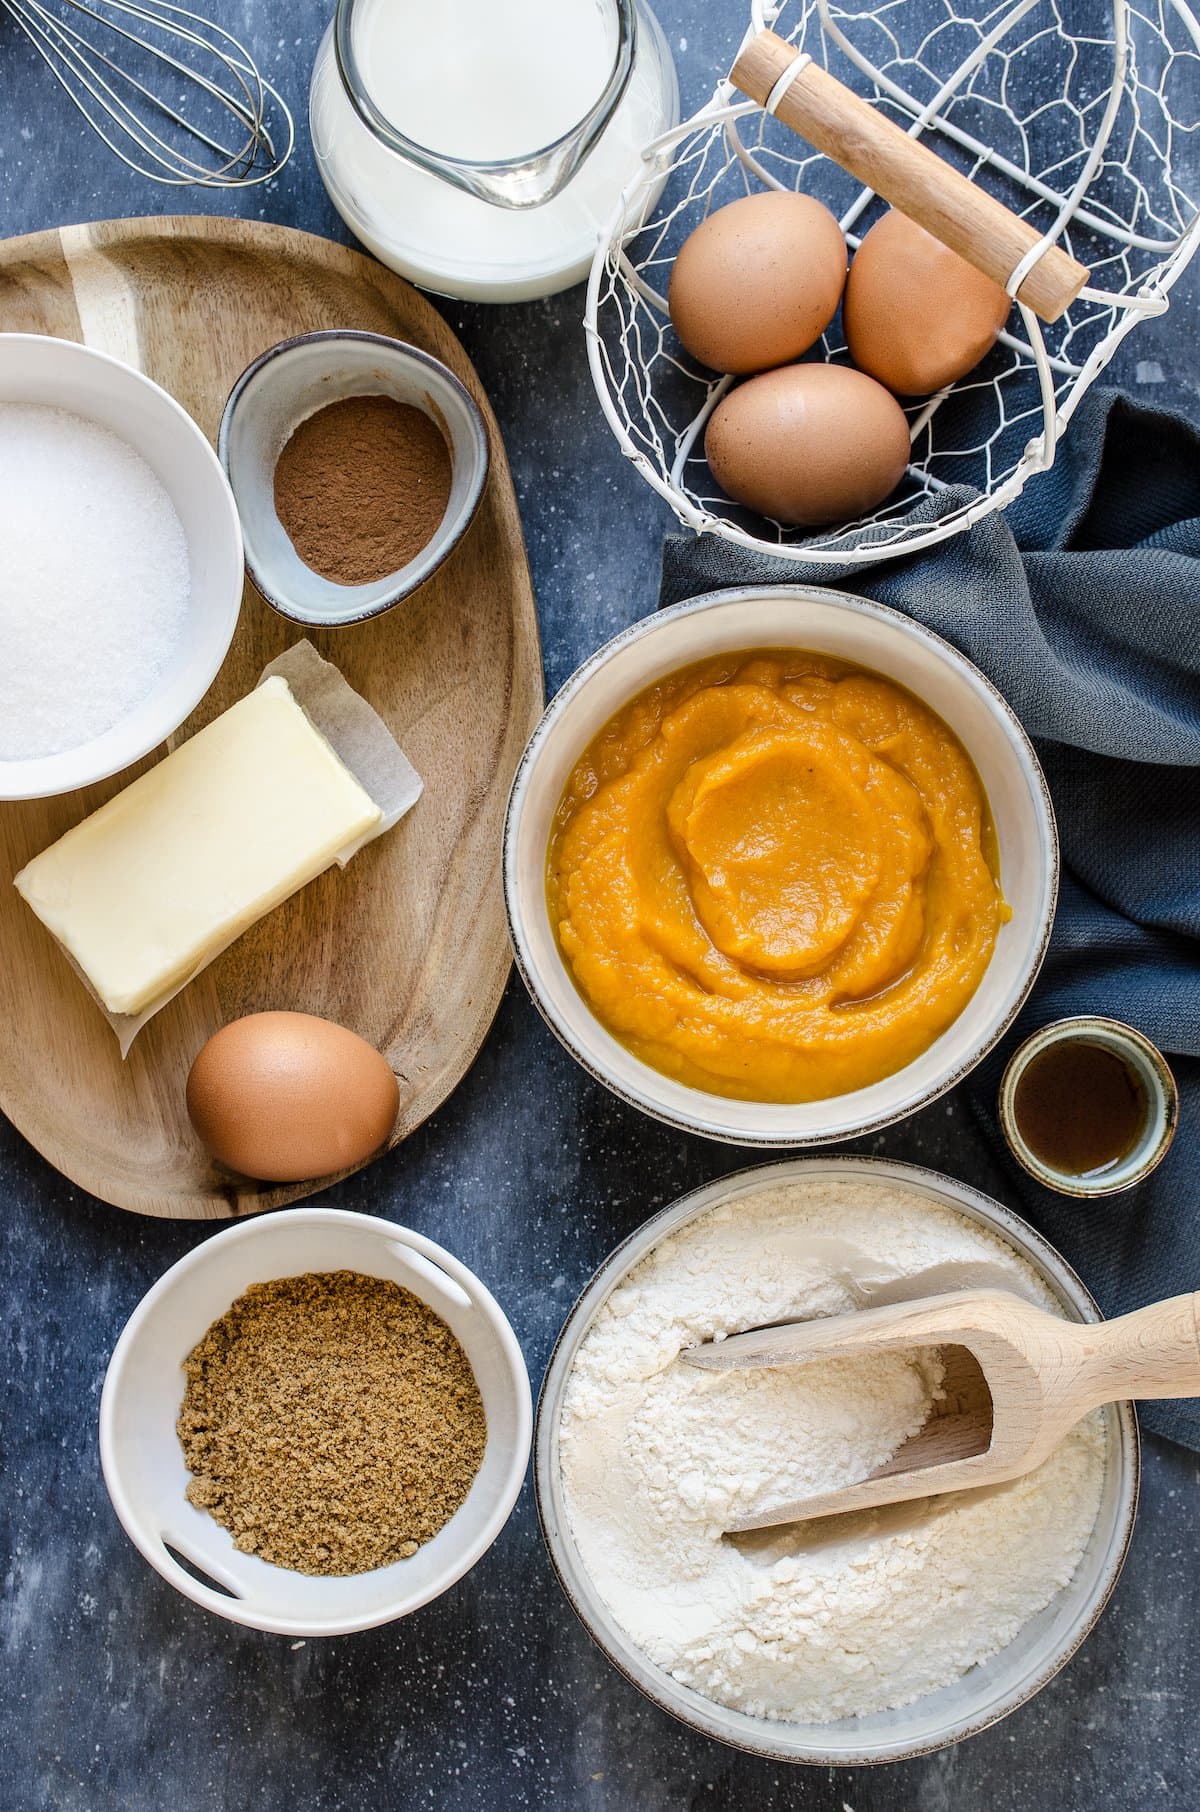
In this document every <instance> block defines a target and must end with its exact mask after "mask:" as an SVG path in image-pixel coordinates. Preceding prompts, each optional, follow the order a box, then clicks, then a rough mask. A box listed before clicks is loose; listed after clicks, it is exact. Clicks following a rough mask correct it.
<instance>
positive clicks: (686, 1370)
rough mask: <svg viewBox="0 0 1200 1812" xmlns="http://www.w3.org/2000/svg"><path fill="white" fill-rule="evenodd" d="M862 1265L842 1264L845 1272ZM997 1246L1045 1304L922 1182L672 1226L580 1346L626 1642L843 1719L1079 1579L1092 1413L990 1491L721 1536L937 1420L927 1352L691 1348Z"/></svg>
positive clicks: (972, 1647) (607, 1576) (598, 1568)
mask: <svg viewBox="0 0 1200 1812" xmlns="http://www.w3.org/2000/svg"><path fill="white" fill-rule="evenodd" d="M848 1257H849V1263H848ZM956 1260H959V1261H962V1262H963V1263H964V1264H966V1265H970V1264H972V1263H978V1262H979V1261H981V1260H982V1261H985V1262H986V1263H988V1264H989V1266H991V1267H994V1266H996V1265H999V1266H1001V1267H1002V1269H1003V1270H1005V1271H1006V1272H1009V1273H1010V1274H1011V1284H1010V1286H1009V1287H1011V1288H1012V1289H1014V1290H1017V1291H1020V1292H1021V1293H1022V1294H1024V1295H1025V1296H1027V1297H1028V1298H1029V1299H1030V1300H1033V1301H1037V1302H1040V1303H1042V1304H1044V1305H1045V1306H1046V1307H1054V1306H1055V1305H1054V1303H1053V1300H1052V1298H1051V1297H1050V1295H1049V1294H1048V1292H1047V1291H1046V1289H1045V1288H1044V1286H1043V1285H1042V1284H1041V1282H1040V1280H1039V1279H1038V1278H1037V1277H1036V1276H1035V1274H1034V1272H1033V1271H1032V1270H1031V1268H1030V1267H1029V1266H1028V1265H1027V1264H1026V1263H1025V1262H1024V1260H1022V1259H1021V1258H1019V1257H1018V1256H1017V1254H1016V1253H1015V1252H1013V1251H1012V1250H1011V1248H1009V1247H1008V1246H1005V1245H1003V1244H1002V1243H1001V1242H1000V1241H998V1240H996V1239H995V1238H993V1237H992V1236H991V1235H989V1234H987V1233H985V1232H984V1231H983V1230H982V1229H981V1228H979V1227H978V1226H977V1225H975V1223H974V1222H971V1221H969V1220H967V1219H966V1218H965V1217H964V1216H962V1215H959V1214H957V1213H955V1212H954V1211H953V1210H951V1209H949V1208H945V1207H942V1206H940V1205H939V1204H936V1203H932V1202H929V1201H928V1200H926V1199H925V1198H924V1197H922V1196H918V1195H916V1194H914V1193H913V1192H911V1191H908V1190H904V1189H899V1188H891V1187H886V1188H885V1187H880V1186H873V1187H871V1188H870V1190H869V1191H866V1190H864V1189H863V1188H861V1187H859V1186H858V1185H856V1184H854V1183H852V1182H849V1181H846V1182H841V1181H836V1182H814V1183H796V1184H792V1185H790V1186H783V1187H775V1188H769V1189H765V1190H763V1191H762V1192H761V1193H759V1194H757V1195H754V1196H751V1197H749V1198H744V1199H743V1200H741V1201H739V1202H736V1203H733V1204H730V1205H727V1206H725V1207H722V1208H717V1209H714V1210H713V1211H712V1212H711V1213H709V1214H706V1215H703V1216H701V1217H700V1218H699V1219H698V1220H697V1221H695V1222H693V1223H692V1224H691V1225H690V1226H687V1227H685V1228H684V1229H682V1230H681V1231H680V1232H679V1233H678V1234H675V1235H674V1236H672V1237H670V1238H667V1239H666V1240H664V1241H663V1243H662V1244H661V1245H660V1246H658V1247H657V1248H656V1249H655V1250H654V1251H653V1252H652V1253H651V1254H650V1255H649V1257H647V1258H646V1259H644V1260H643V1261H642V1262H641V1263H640V1264H639V1265H637V1266H636V1267H635V1269H634V1270H633V1271H632V1272H631V1273H630V1275H629V1277H628V1278H627V1279H626V1280H625V1282H624V1283H623V1284H622V1285H621V1286H620V1287H619V1288H618V1289H617V1290H615V1291H614V1292H613V1294H612V1295H611V1296H610V1297H609V1299H608V1302H607V1304H606V1305H605V1307H604V1309H603V1310H602V1311H601V1313H600V1315H599V1316H598V1318H597V1320H596V1322H595V1324H594V1325H593V1327H592V1329H591V1330H590V1332H589V1333H588V1335H587V1337H586V1339H585V1340H584V1341H583V1343H582V1345H581V1347H580V1349H579V1353H578V1355H577V1356H576V1359H575V1364H574V1367H573V1369H572V1372H571V1375H570V1378H569V1379H568V1383H567V1388H566V1392H565V1395H564V1402H563V1412H562V1420H561V1456H562V1460H561V1463H562V1478H563V1487H564V1491H565V1495H566V1501H567V1508H568V1513H569V1517H570V1523H571V1529H572V1533H573V1535H574V1538H575V1542H576V1545H577V1547H578V1549H579V1553H580V1556H581V1558H582V1560H583V1563H584V1565H585V1566H586V1568H587V1570H588V1572H589V1573H590V1575H591V1577H592V1580H593V1582H594V1584H595V1586H596V1588H597V1590H598V1591H599V1593H600V1596H601V1598H602V1599H603V1600H604V1602H605V1604H606V1605H607V1606H608V1608H609V1610H610V1611H611V1613H612V1615H613V1617H614V1618H615V1619H616V1621H617V1623H618V1624H620V1625H621V1627H622V1628H623V1629H624V1630H625V1631H626V1633H627V1634H628V1635H629V1637H630V1638H631V1639H632V1640H633V1642H634V1643H635V1644H636V1645H637V1646H638V1647H639V1648H640V1649H642V1650H643V1651H644V1652H645V1653H646V1654H647V1655H649V1656H650V1658H651V1659H652V1660H653V1661H655V1662H657V1663H658V1664H659V1666H661V1667H663V1668H665V1669H667V1671H668V1672H669V1673H671V1674H673V1675H674V1676H675V1678H676V1679H678V1680H680V1681H682V1682H683V1683H684V1684H685V1685H688V1686H691V1687H693V1688H694V1689H695V1690H696V1691H697V1692H699V1693H702V1694H704V1695H705V1697H707V1698H709V1699H715V1700H717V1701H719V1702H720V1703H721V1704H724V1705H729V1706H732V1707H734V1708H736V1709H738V1710H741V1711H746V1712H749V1713H751V1714H753V1715H756V1716H759V1717H765V1718H787V1719H796V1720H799V1721H802V1722H810V1721H811V1722H818V1723H826V1722H830V1721H832V1720H834V1719H837V1718H841V1717H846V1716H850V1715H852V1714H855V1713H858V1714H868V1713H871V1712H874V1711H880V1710H883V1709H885V1708H887V1707H889V1706H899V1705H905V1704H908V1703H910V1702H911V1701H912V1700H914V1699H918V1698H920V1697H922V1696H923V1695H924V1694H925V1693H929V1692H933V1691H935V1690H936V1689H937V1688H938V1687H940V1686H945V1685H947V1684H949V1682H950V1681H952V1680H955V1679H957V1678H958V1677H959V1676H960V1675H961V1674H964V1673H966V1671H967V1670H968V1669H969V1668H971V1667H973V1666H975V1665H976V1664H977V1663H979V1662H981V1661H984V1660H986V1659H987V1658H988V1657H989V1656H991V1655H993V1654H995V1653H996V1652H997V1651H998V1650H999V1649H1001V1648H1003V1647H1004V1646H1005V1645H1006V1644H1007V1643H1009V1642H1011V1641H1012V1639H1013V1637H1014V1636H1015V1635H1016V1634H1017V1633H1018V1631H1019V1630H1020V1629H1021V1627H1022V1625H1024V1624H1025V1623H1027V1622H1028V1621H1029V1620H1030V1618H1032V1617H1034V1616H1036V1615H1037V1613H1038V1612H1039V1611H1040V1610H1042V1609H1043V1607H1044V1606H1046V1605H1047V1604H1049V1602H1050V1600H1051V1599H1052V1598H1053V1597H1054V1595H1055V1593H1056V1592H1058V1591H1059V1590H1060V1589H1061V1588H1062V1587H1063V1586H1064V1585H1066V1584H1067V1583H1068V1581H1069V1580H1070V1579H1071V1577H1072V1575H1073V1573H1074V1572H1075V1569H1076V1567H1077V1566H1078V1564H1079V1560H1080V1557H1081V1555H1082V1554H1083V1552H1084V1549H1085V1548H1086V1546H1087V1543H1088V1538H1089V1536H1090V1534H1091V1531H1092V1527H1093V1525H1094V1523H1095V1520H1096V1515H1097V1511H1098V1508H1099V1502H1100V1492H1101V1486H1102V1482H1103V1476H1104V1461H1105V1455H1104V1445H1105V1443H1104V1430H1103V1424H1102V1422H1101V1420H1100V1419H1099V1417H1098V1416H1095V1415H1093V1416H1091V1417H1089V1418H1088V1419H1087V1421H1085V1422H1083V1423H1081V1424H1080V1425H1079V1426H1078V1427H1077V1428H1076V1429H1075V1430H1074V1431H1073V1432H1072V1433H1071V1434H1070V1435H1068V1436H1067V1438H1066V1440H1065V1441H1064V1442H1063V1443H1062V1445H1061V1446H1060V1447H1059V1448H1058V1449H1057V1450H1056V1452H1055V1453H1053V1454H1052V1455H1051V1456H1050V1458H1049V1459H1048V1460H1047V1461H1046V1462H1045V1463H1044V1465H1042V1466H1041V1467H1040V1468H1039V1469H1038V1470H1037V1471H1036V1472H1034V1473H1031V1474H1030V1475H1029V1476H1028V1477H1026V1478H1023V1479H1017V1480H1015V1481H1013V1482H1012V1483H1011V1484H1008V1485H1004V1486H1001V1487H999V1488H998V1489H996V1490H994V1491H987V1492H959V1493H957V1494H955V1495H953V1496H945V1497H940V1498H930V1499H927V1500H925V1502H924V1503H921V1504H915V1505H914V1504H903V1505H899V1506H897V1507H896V1508H895V1509H894V1510H888V1511H884V1512H878V1513H874V1514H866V1515H862V1516H855V1517H850V1518H844V1519H841V1520H840V1521H837V1520H836V1519H826V1520H825V1522H824V1523H820V1524H813V1525H808V1526H805V1525H795V1526H793V1527H791V1528H787V1529H775V1530H765V1531H760V1532H758V1533H757V1534H755V1535H753V1536H739V1537H738V1538H737V1540H736V1542H733V1541H728V1540H725V1539H723V1537H724V1531H725V1529H726V1528H727V1527H728V1525H729V1521H730V1519H732V1518H733V1517H735V1516H738V1515H742V1514H750V1513H752V1512H753V1511H754V1510H755V1509H757V1508H759V1507H766V1506H768V1505H770V1504H772V1503H779V1502H781V1501H783V1500H785V1499H787V1498H793V1497H803V1496H806V1495H808V1494H809V1493H812V1492H816V1491H822V1490H826V1489H833V1488H836V1487H837V1486H840V1485H846V1484H850V1483H853V1482H854V1481H855V1480H856V1479H860V1478H863V1477H865V1475H866V1474H867V1473H868V1472H870V1471H871V1470H872V1468H873V1467H875V1466H877V1465H879V1464H880V1463H881V1462H882V1461H884V1460H886V1459H887V1458H889V1457H890V1455H891V1454H893V1453H894V1452H895V1451H896V1449H897V1448H898V1447H899V1446H900V1445H901V1443H902V1442H903V1441H904V1440H906V1439H907V1437H908V1436H909V1435H910V1434H912V1433H913V1432H915V1430H916V1429H917V1428H919V1427H920V1426H921V1425H922V1423H923V1422H924V1421H925V1419H926V1416H927V1415H928V1413H929V1410H930V1407H931V1405H932V1403H933V1402H934V1400H935V1398H936V1396H937V1393H938V1391H939V1388H940V1384H941V1377H942V1367H941V1362H940V1360H939V1358H938V1356H937V1355H936V1354H935V1353H930V1352H924V1353H879V1354H871V1355H863V1356H856V1357H853V1358H842V1359H839V1360H835V1361H827V1362H825V1363H824V1364H811V1365H808V1366H804V1367H793V1368H787V1369H781V1370H777V1371H759V1372H726V1373H713V1372H705V1371H699V1370H697V1369H696V1368H694V1367H692V1366H688V1365H685V1364H683V1363H682V1362H681V1361H680V1359H679V1357H678V1355H679V1353H680V1352H681V1351H682V1349H683V1348H685V1347H687V1346H691V1345H693V1344H695V1343H697V1342H700V1341H704V1340H708V1339H712V1338H714V1337H720V1336H722V1335H727V1334H731V1333H736V1332H738V1331H739V1330H740V1329H742V1328H745V1327H754V1326H760V1325H763V1324H765V1323H769V1322H773V1321H783V1320H787V1319H789V1318H808V1317H811V1316H814V1315H829V1314H841V1313H845V1312H847V1311H849V1310H851V1309H853V1308H855V1307H856V1306H858V1304H857V1302H856V1299H855V1296H854V1293H853V1291H852V1289H851V1288H850V1287H848V1284H847V1281H846V1280H847V1276H850V1277H855V1278H858V1279H860V1280H861V1279H863V1278H865V1277H868V1276H869V1277H871V1278H872V1279H876V1280H879V1281H885V1280H887V1279H888V1278H890V1277H903V1276H908V1275H911V1274H913V1273H914V1272H917V1271H923V1270H925V1269H926V1268H928V1267H930V1266H933V1265H940V1264H945V1263H947V1262H953V1261H956Z"/></svg>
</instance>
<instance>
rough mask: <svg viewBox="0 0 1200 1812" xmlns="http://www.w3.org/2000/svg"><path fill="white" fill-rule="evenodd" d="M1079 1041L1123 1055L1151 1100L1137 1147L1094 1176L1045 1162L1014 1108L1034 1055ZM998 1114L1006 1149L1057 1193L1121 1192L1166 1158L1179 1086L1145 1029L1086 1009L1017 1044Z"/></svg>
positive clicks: (1175, 1123) (1002, 1086)
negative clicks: (1028, 1140) (1027, 1137)
mask: <svg viewBox="0 0 1200 1812" xmlns="http://www.w3.org/2000/svg"><path fill="white" fill-rule="evenodd" d="M1076 1042H1078V1043H1081V1044H1099V1045H1103V1046H1104V1047H1105V1049H1107V1050H1110V1051H1113V1052H1115V1054H1116V1055H1117V1056H1118V1057H1121V1058H1123V1059H1124V1061H1125V1062H1126V1064H1128V1066H1129V1067H1130V1068H1131V1069H1132V1070H1133V1072H1134V1074H1135V1075H1136V1076H1137V1077H1138V1078H1139V1080H1140V1082H1141V1084H1142V1088H1143V1089H1144V1090H1145V1095H1146V1101H1147V1105H1148V1112H1147V1115H1146V1124H1145V1126H1144V1128H1143V1129H1142V1133H1141V1136H1140V1137H1139V1139H1138V1141H1137V1143H1136V1144H1135V1145H1134V1147H1133V1150H1132V1151H1129V1152H1127V1153H1126V1155H1125V1156H1124V1157H1123V1158H1122V1159H1121V1160H1120V1162H1119V1163H1117V1164H1114V1165H1112V1166H1111V1168H1110V1169H1108V1170H1103V1171H1099V1172H1097V1173H1096V1174H1095V1175H1094V1176H1071V1175H1070V1174H1069V1172H1067V1171H1063V1170H1056V1169H1055V1168H1054V1167H1053V1165H1050V1164H1045V1163H1043V1162H1042V1160H1041V1158H1039V1157H1038V1155H1037V1153H1036V1152H1034V1151H1031V1150H1030V1148H1029V1146H1028V1145H1027V1144H1026V1143H1025V1139H1024V1136H1023V1135H1022V1132H1021V1126H1020V1122H1019V1120H1018V1119H1017V1113H1016V1098H1017V1088H1018V1085H1019V1084H1020V1081H1021V1078H1022V1076H1023V1075H1024V1074H1025V1071H1026V1070H1027V1068H1028V1067H1029V1065H1030V1063H1031V1062H1032V1061H1033V1059H1034V1058H1035V1057H1039V1056H1040V1055H1041V1054H1042V1052H1043V1051H1047V1050H1049V1049H1050V1047H1051V1046H1052V1045H1056V1044H1068V1043H1076ZM999 1113H1000V1130H1001V1132H1002V1133H1003V1134H1004V1138H1005V1141H1006V1143H1007V1145H1008V1149H1009V1150H1010V1151H1011V1152H1012V1154H1013V1157H1014V1158H1016V1160H1017V1162H1018V1164H1020V1165H1021V1166H1022V1168H1023V1169H1025V1170H1027V1171H1028V1173H1029V1175H1030V1176H1031V1177H1033V1179H1034V1180H1035V1182H1038V1183H1041V1184H1042V1185H1043V1186H1044V1187H1045V1188H1046V1189H1053V1190H1056V1191H1057V1193H1058V1194H1059V1195H1073V1196H1078V1197H1087V1196H1102V1195H1117V1194H1119V1192H1120V1191H1121V1190H1123V1189H1132V1188H1133V1187H1134V1186H1135V1184H1137V1183H1142V1182H1144V1181H1145V1179H1146V1178H1147V1177H1148V1176H1149V1175H1150V1172H1151V1171H1152V1170H1156V1169H1157V1168H1158V1166H1159V1165H1160V1164H1161V1163H1162V1161H1163V1159H1164V1158H1165V1157H1166V1155H1167V1152H1168V1151H1169V1150H1170V1147H1171V1141H1172V1140H1173V1139H1174V1137H1175V1131H1176V1128H1177V1126H1178V1125H1179V1090H1178V1088H1177V1086H1176V1083H1175V1078H1174V1076H1173V1075H1172V1074H1171V1069H1170V1065H1169V1064H1168V1063H1167V1060H1166V1058H1165V1057H1164V1056H1163V1054H1162V1052H1161V1051H1160V1050H1159V1048H1158V1046H1157V1045H1156V1044H1152V1043H1151V1042H1150V1040H1149V1039H1148V1038H1147V1037H1145V1036H1144V1034H1143V1033H1141V1032H1139V1031H1137V1030H1136V1029H1135V1028H1134V1027H1133V1026H1127V1025H1125V1024H1124V1022H1123V1021H1121V1020H1119V1019H1106V1018H1103V1017H1102V1016H1101V1015H1099V1014H1094V1013H1093V1014H1083V1015H1080V1016H1079V1017H1077V1018H1074V1019H1056V1020H1055V1021H1054V1023H1053V1024H1052V1025H1048V1026H1042V1027H1041V1029H1040V1030H1039V1031H1037V1032H1033V1033H1031V1034H1030V1036H1029V1037H1028V1038H1027V1039H1026V1040H1025V1042H1024V1043H1023V1044H1020V1045H1018V1046H1017V1049H1016V1050H1015V1051H1014V1052H1013V1054H1012V1056H1011V1057H1010V1058H1009V1060H1008V1063H1007V1065H1006V1066H1005V1070H1004V1075H1003V1076H1002V1077H1001V1080H1000V1094H999Z"/></svg>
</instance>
